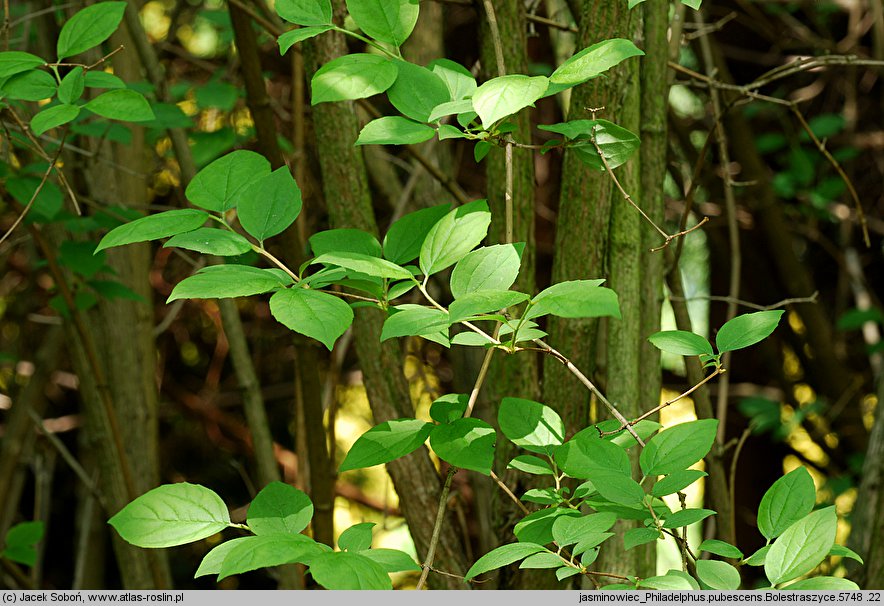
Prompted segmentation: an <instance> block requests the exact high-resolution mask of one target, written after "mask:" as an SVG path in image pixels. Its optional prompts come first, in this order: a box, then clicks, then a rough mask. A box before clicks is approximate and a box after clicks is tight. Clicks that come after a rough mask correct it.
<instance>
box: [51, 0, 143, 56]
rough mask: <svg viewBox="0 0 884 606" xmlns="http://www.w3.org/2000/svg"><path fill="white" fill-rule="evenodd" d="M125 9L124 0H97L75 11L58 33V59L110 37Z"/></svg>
mask: <svg viewBox="0 0 884 606" xmlns="http://www.w3.org/2000/svg"><path fill="white" fill-rule="evenodd" d="M125 10H126V2H99V3H98V4H93V5H92V6H87V7H86V8H84V9H83V10H81V11H79V12H77V14H75V15H74V16H73V17H71V18H70V19H68V20H67V22H65V24H64V26H63V27H62V28H61V32H60V33H59V34H58V43H57V44H56V50H57V51H58V60H59V61H61V60H62V59H65V58H66V57H71V56H73V55H78V54H80V53H82V52H83V51H86V50H89V49H90V48H92V47H94V46H98V45H99V44H101V43H102V42H104V41H105V40H107V39H108V38H110V36H111V34H112V33H114V30H116V29H117V26H118V25H120V21H121V20H122V19H123V12H125Z"/></svg>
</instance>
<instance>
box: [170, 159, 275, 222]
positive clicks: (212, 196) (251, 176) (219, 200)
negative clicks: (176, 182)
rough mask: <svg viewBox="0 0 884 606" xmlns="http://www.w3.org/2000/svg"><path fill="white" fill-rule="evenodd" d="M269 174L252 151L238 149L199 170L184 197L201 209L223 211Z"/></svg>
mask: <svg viewBox="0 0 884 606" xmlns="http://www.w3.org/2000/svg"><path fill="white" fill-rule="evenodd" d="M269 174H270V162H268V161H267V159H266V158H265V157H264V156H262V155H260V154H256V153H255V152H253V151H249V150H245V149H240V150H236V151H233V152H230V153H229V154H226V155H224V156H221V157H220V158H218V159H217V160H215V161H214V162H212V163H211V164H209V165H208V166H206V167H205V168H203V169H202V170H201V171H199V172H198V173H197V174H196V176H195V177H194V178H193V180H192V181H191V182H190V184H189V185H188V186H187V190H186V191H185V194H186V195H187V199H188V200H190V201H191V202H193V204H195V205H196V206H199V207H200V208H205V209H206V210H210V211H214V212H224V211H227V210H230V209H231V208H233V207H234V206H236V202H237V201H238V198H239V195H240V193H242V192H245V191H248V190H249V188H250V187H252V186H253V185H254V183H255V182H256V181H258V180H259V179H262V178H264V177H265V176H267V175H269Z"/></svg>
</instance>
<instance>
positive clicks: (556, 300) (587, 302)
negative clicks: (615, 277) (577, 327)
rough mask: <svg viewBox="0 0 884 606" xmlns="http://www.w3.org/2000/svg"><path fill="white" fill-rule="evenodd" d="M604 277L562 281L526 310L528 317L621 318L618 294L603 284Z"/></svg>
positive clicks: (542, 293)
mask: <svg viewBox="0 0 884 606" xmlns="http://www.w3.org/2000/svg"><path fill="white" fill-rule="evenodd" d="M602 282H603V280H571V281H568V282H559V283H558V284H553V285H552V286H550V287H549V288H547V289H545V290H543V291H541V292H540V293H538V294H537V295H536V296H535V297H534V298H533V299H532V300H531V306H530V307H529V308H528V310H527V311H526V312H525V316H526V317H527V318H538V317H540V316H544V315H547V314H551V315H554V316H558V317H560V318H598V317H603V316H610V317H613V318H619V317H620V303H619V301H618V299H617V293H615V292H614V291H613V290H611V289H610V288H605V287H603V286H599V285H600V284H601V283H602Z"/></svg>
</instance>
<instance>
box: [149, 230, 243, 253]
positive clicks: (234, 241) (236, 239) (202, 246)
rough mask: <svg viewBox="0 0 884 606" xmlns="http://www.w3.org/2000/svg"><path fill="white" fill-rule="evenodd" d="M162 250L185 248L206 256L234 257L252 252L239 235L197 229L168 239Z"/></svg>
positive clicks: (224, 231) (229, 232) (225, 231)
mask: <svg viewBox="0 0 884 606" xmlns="http://www.w3.org/2000/svg"><path fill="white" fill-rule="evenodd" d="M163 248H185V249H187V250H195V251H197V252H201V253H203V254H206V255H218V256H221V257H234V256H237V255H242V254H245V253H247V252H249V251H250V250H252V245H251V244H249V241H248V240H246V239H245V238H243V237H242V236H241V235H239V234H237V233H234V232H232V231H227V230H226V229H217V228H214V227H198V228H197V229H195V230H193V231H189V232H187V233H183V234H178V235H176V236H173V237H171V238H169V240H168V241H167V242H166V243H165V244H163Z"/></svg>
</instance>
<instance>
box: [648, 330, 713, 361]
mask: <svg viewBox="0 0 884 606" xmlns="http://www.w3.org/2000/svg"><path fill="white" fill-rule="evenodd" d="M648 341H650V342H651V343H652V344H653V345H654V347H656V348H657V349H660V350H662V351H665V352H668V353H672V354H675V355H678V356H699V355H703V354H706V355H709V356H711V355H714V354H715V352H714V351H712V345H711V344H710V343H709V341H707V340H706V339H704V338H703V337H701V336H700V335H698V334H694V333H692V332H687V331H686V330H664V331H662V332H658V333H654V334H652V335H651V336H650V337H648Z"/></svg>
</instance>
